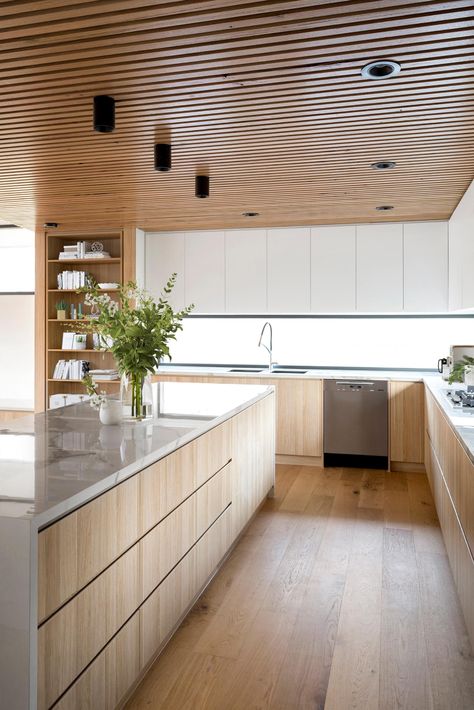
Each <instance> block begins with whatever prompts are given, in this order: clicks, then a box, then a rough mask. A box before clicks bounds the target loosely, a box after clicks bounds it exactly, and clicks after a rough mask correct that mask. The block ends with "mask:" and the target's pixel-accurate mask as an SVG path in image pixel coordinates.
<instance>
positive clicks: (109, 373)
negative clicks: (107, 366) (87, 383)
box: [89, 370, 119, 382]
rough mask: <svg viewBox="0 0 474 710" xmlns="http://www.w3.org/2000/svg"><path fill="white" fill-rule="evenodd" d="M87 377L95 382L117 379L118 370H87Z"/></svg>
mask: <svg viewBox="0 0 474 710" xmlns="http://www.w3.org/2000/svg"><path fill="white" fill-rule="evenodd" d="M89 375H90V376H91V377H92V379H93V380H97V382H105V381H107V380H118V379H119V373H118V370H89Z"/></svg>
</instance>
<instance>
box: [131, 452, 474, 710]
mask: <svg viewBox="0 0 474 710" xmlns="http://www.w3.org/2000/svg"><path fill="white" fill-rule="evenodd" d="M308 468H309V469H310V470H309V471H306V472H304V471H303V470H302V467H296V466H293V467H292V466H279V467H278V471H277V484H276V498H274V499H272V501H271V502H270V503H271V504H270V505H267V504H265V506H264V507H263V508H262V509H261V511H260V512H259V513H258V515H257V516H256V518H255V519H254V521H253V522H252V523H251V525H250V526H249V528H248V529H247V530H246V532H245V534H244V535H243V536H242V537H241V539H240V541H239V543H238V544H237V546H236V548H235V549H234V550H233V552H232V554H231V555H230V557H229V559H228V560H227V561H226V562H225V564H224V565H223V566H222V568H221V570H220V571H219V573H218V574H217V575H216V577H215V578H214V580H213V581H212V583H211V584H210V585H209V587H208V588H207V590H206V591H205V592H204V594H203V595H202V596H201V598H200V599H199V600H198V602H197V604H196V605H195V607H194V609H193V610H192V611H191V613H190V614H189V615H188V617H187V618H186V619H185V621H184V622H183V624H182V625H181V627H180V629H178V631H177V633H176V634H175V636H174V637H173V639H172V640H171V642H170V643H169V644H168V646H167V648H166V649H165V650H164V652H163V654H162V656H161V657H160V658H159V659H158V661H157V662H155V664H154V665H153V667H152V668H151V669H150V671H149V673H148V674H147V676H146V678H145V679H144V681H143V682H142V684H141V685H140V687H139V688H138V689H137V691H136V692H135V694H134V695H133V697H132V698H131V699H130V700H129V702H128V704H127V708H128V710H144V709H145V708H147V710H148V708H153V710H161V709H162V708H166V710H171V709H173V710H175V709H179V710H181V708H189V709H191V708H193V710H194V708H197V709H200V708H202V710H204V709H205V710H227V709H229V710H252V709H255V710H257V708H258V709H259V710H263V709H264V708H268V709H269V710H300V709H302V710H306V709H307V710H310V709H311V710H323V708H324V709H325V710H349V709H350V710H358V709H359V708H360V709H361V710H362V709H363V710H395V708H396V709H397V710H399V709H402V708H403V709H404V710H446V709H447V708H453V710H468V709H469V710H472V708H474V657H473V656H472V650H471V648H470V645H469V641H468V637H467V633H466V628H465V624H464V620H463V618H462V613H461V609H460V606H459V602H458V599H457V596H456V591H455V587H454V582H453V579H452V575H451V572H450V569H449V564H448V560H447V557H446V554H445V548H444V544H443V541H442V538H441V534H440V529H439V523H438V520H437V517H436V511H435V510H434V506H433V501H432V498H431V494H430V490H429V486H428V482H427V479H426V476H425V475H424V474H419V473H413V474H412V473H408V474H404V473H403V474H399V473H392V474H387V473H385V474H381V473H380V472H375V473H374V472H366V471H363V470H355V469H326V470H324V469H318V468H316V467H308ZM364 486H365V487H364Z"/></svg>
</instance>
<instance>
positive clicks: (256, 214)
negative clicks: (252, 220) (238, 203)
mask: <svg viewBox="0 0 474 710" xmlns="http://www.w3.org/2000/svg"><path fill="white" fill-rule="evenodd" d="M259 215H260V212H242V217H259Z"/></svg>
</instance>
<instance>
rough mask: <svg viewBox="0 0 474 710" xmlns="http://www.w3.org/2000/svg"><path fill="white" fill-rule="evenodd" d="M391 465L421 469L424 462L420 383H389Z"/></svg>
mask: <svg viewBox="0 0 474 710" xmlns="http://www.w3.org/2000/svg"><path fill="white" fill-rule="evenodd" d="M389 402H390V461H391V462H392V467H393V468H394V469H396V468H397V464H404V465H405V468H406V467H407V465H408V467H409V464H416V466H415V467H414V468H417V467H418V466H421V465H422V464H423V459H424V450H423V449H424V441H423V437H424V425H423V422H424V385H423V383H421V382H401V381H400V382H398V381H391V382H389Z"/></svg>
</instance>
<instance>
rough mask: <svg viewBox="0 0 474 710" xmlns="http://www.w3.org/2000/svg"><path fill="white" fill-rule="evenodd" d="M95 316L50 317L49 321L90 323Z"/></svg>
mask: <svg viewBox="0 0 474 710" xmlns="http://www.w3.org/2000/svg"><path fill="white" fill-rule="evenodd" d="M94 320H95V318H48V323H89V322H92V321H94Z"/></svg>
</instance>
